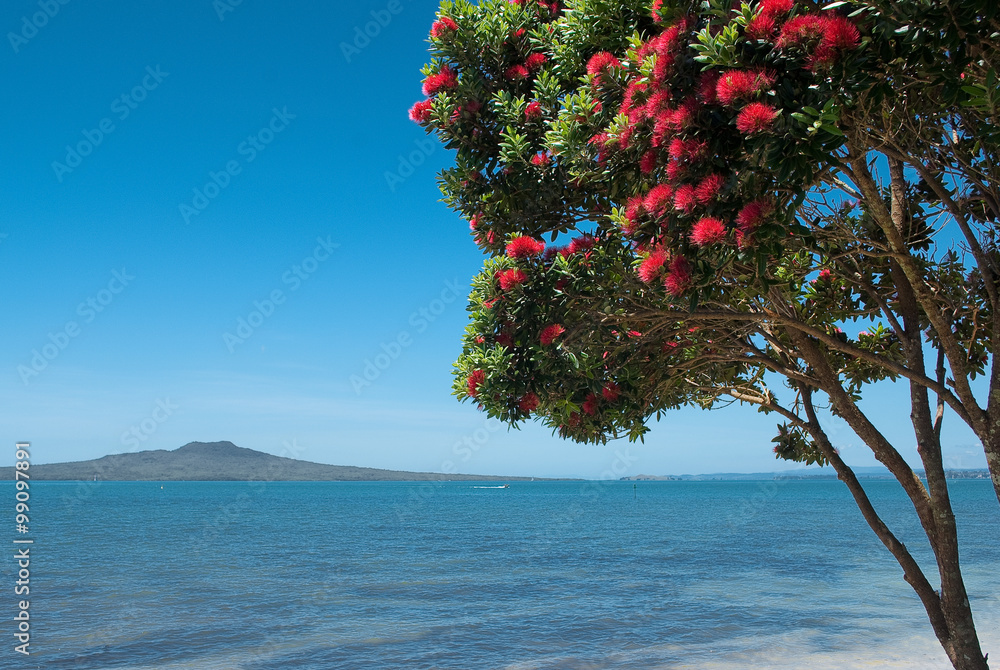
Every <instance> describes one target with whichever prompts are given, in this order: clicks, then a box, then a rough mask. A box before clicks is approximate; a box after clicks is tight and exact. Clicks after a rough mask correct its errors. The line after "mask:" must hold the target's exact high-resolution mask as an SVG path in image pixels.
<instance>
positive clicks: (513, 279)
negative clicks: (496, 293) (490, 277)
mask: <svg viewBox="0 0 1000 670" xmlns="http://www.w3.org/2000/svg"><path fill="white" fill-rule="evenodd" d="M497 280H498V281H499V282H500V288H501V289H503V290H504V291H509V290H511V289H512V288H514V287H515V286H517V285H519V284H523V283H524V282H525V281H527V280H528V275H526V274H524V270H521V269H520V268H510V269H508V270H501V271H500V272H498V273H497Z"/></svg>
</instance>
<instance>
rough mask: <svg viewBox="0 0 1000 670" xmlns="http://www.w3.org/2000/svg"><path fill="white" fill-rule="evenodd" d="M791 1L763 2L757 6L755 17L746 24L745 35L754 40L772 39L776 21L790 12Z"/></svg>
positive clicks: (774, 0)
mask: <svg viewBox="0 0 1000 670" xmlns="http://www.w3.org/2000/svg"><path fill="white" fill-rule="evenodd" d="M793 6H794V3H793V2H792V0H763V1H762V2H761V3H760V5H759V6H758V11H757V17H756V18H755V19H754V20H753V21H751V22H750V23H748V24H747V27H746V34H747V35H748V36H749V37H751V38H753V39H756V40H766V39H770V38H771V37H774V32H775V30H776V29H777V26H778V19H779V18H780V17H782V16H784V15H785V14H787V13H788V12H790V11H792V7H793Z"/></svg>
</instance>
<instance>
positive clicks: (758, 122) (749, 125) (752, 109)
mask: <svg viewBox="0 0 1000 670" xmlns="http://www.w3.org/2000/svg"><path fill="white" fill-rule="evenodd" d="M777 117H778V110H776V109H775V108H774V107H772V106H771V105H768V104H766V103H763V102H751V103H750V104H749V105H747V106H746V107H744V108H743V111H741V112H740V113H739V115H738V116H737V117H736V129H737V130H739V131H740V132H741V133H745V134H747V135H750V134H753V133H762V132H764V131H766V130H770V128H771V126H773V125H774V120H775V119H776V118H777Z"/></svg>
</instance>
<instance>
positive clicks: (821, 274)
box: [819, 268, 832, 280]
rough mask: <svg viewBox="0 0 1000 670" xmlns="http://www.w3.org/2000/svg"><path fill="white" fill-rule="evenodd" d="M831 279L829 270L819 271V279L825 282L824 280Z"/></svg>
mask: <svg viewBox="0 0 1000 670" xmlns="http://www.w3.org/2000/svg"><path fill="white" fill-rule="evenodd" d="M831 277H832V274H831V273H830V268H823V269H822V270H820V271H819V279H821V280H825V279H830V278H831Z"/></svg>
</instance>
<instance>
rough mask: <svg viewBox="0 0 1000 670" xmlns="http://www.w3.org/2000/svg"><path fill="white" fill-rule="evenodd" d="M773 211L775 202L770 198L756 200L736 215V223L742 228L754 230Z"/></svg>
mask: <svg viewBox="0 0 1000 670" xmlns="http://www.w3.org/2000/svg"><path fill="white" fill-rule="evenodd" d="M773 211H774V203H772V202H771V201H770V200H763V199H761V200H754V201H753V202H751V203H750V204H749V205H747V206H746V207H744V208H743V209H741V210H740V213H739V214H738V215H737V216H736V223H738V224H739V225H740V227H741V228H744V229H746V230H753V229H754V228H756V227H757V226H759V225H760V224H762V223H763V222H764V221H765V220H766V219H767V217H768V216H770V215H771V212H773Z"/></svg>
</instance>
